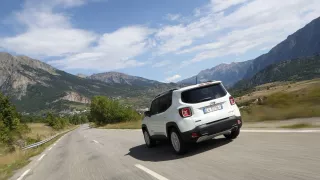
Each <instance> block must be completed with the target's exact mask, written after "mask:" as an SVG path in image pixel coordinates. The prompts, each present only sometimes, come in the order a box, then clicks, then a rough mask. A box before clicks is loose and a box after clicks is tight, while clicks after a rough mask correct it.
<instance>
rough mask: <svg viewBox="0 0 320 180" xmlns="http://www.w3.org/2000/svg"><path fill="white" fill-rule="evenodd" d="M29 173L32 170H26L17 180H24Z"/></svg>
mask: <svg viewBox="0 0 320 180" xmlns="http://www.w3.org/2000/svg"><path fill="white" fill-rule="evenodd" d="M29 171H30V169H28V170H26V171H25V172H24V173H23V174H22V175H21V176H20V177H19V178H18V179H17V180H22V179H23V178H24V176H25V175H27V174H28V172H29Z"/></svg>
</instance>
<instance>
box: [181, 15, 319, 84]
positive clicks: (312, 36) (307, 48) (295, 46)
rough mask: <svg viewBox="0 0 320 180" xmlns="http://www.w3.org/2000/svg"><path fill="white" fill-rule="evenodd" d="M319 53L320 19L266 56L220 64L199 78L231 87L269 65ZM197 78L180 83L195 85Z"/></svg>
mask: <svg viewBox="0 0 320 180" xmlns="http://www.w3.org/2000/svg"><path fill="white" fill-rule="evenodd" d="M318 53H320V17H319V18H317V19H314V20H313V21H311V22H310V23H309V24H307V25H306V26H305V27H303V28H301V29H300V30H298V31H297V32H295V33H294V34H292V35H290V36H288V37H287V39H285V40H284V41H282V42H281V43H279V44H278V45H276V46H275V47H273V48H272V49H271V50H270V51H269V52H268V53H266V54H263V55H261V56H259V57H257V58H255V59H253V60H249V61H244V62H241V63H235V64H234V63H231V64H220V65H218V66H215V67H213V68H211V69H207V70H204V71H201V72H200V73H199V74H198V75H197V76H198V79H200V80H201V79H204V80H222V81H223V83H224V84H225V85H226V86H229V87H230V86H232V85H233V84H234V83H235V82H237V81H239V80H241V79H250V78H251V77H252V76H254V75H255V74H256V73H257V72H259V71H260V70H262V69H264V68H265V67H267V66H268V65H271V64H274V63H277V62H281V61H285V60H289V59H295V58H301V57H307V56H314V55H316V54H318ZM195 77H196V76H193V77H191V78H188V79H185V80H182V81H180V82H179V83H194V82H195Z"/></svg>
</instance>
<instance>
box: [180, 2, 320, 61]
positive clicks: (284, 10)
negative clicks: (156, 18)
mask: <svg viewBox="0 0 320 180" xmlns="http://www.w3.org/2000/svg"><path fill="white" fill-rule="evenodd" d="M239 4H242V6H240V7H239V8H238V9H235V11H234V12H231V13H230V14H228V15H227V16H225V15H222V16H221V18H219V19H216V20H213V19H212V22H213V21H214V22H213V23H214V24H215V25H216V26H217V27H219V28H218V30H217V31H216V37H214V36H213V38H212V39H214V40H211V41H213V42H210V43H202V44H201V43H200V44H198V45H193V44H194V43H191V45H190V44H189V46H188V47H187V48H185V49H182V50H178V51H177V52H176V54H184V53H195V52H198V53H197V54H196V55H195V56H194V57H193V58H191V59H190V60H187V61H184V62H183V63H182V66H185V65H188V64H191V63H194V62H199V61H202V60H205V59H214V58H217V57H222V56H226V55H231V54H235V55H236V54H243V53H246V52H247V51H249V50H253V49H256V48H257V50H259V49H261V48H263V47H265V46H268V47H272V46H274V45H276V44H277V43H279V42H280V41H282V40H284V39H285V38H286V37H287V36H288V35H289V34H292V33H294V32H295V31H296V30H298V29H299V28H301V27H302V26H304V25H305V24H307V23H309V22H310V21H311V20H312V19H314V18H317V17H318V16H319V14H320V1H317V0H309V1H305V0H295V1H281V2H279V1H278V0H269V1H267V2H266V1H264V0H254V1H247V0H230V1H223V0H219V1H218V0H213V1H212V3H211V5H212V6H210V7H212V9H211V12H210V13H207V14H202V15H203V16H204V17H202V19H203V18H207V19H210V17H214V15H213V14H220V15H221V14H224V12H223V10H226V9H228V8H229V7H232V6H234V5H239ZM214 5H215V6H214ZM221 11H222V12H221ZM216 12H219V13H216ZM279 17H281V18H279ZM199 21H200V20H196V21H195V22H193V23H198V22H199ZM209 21H210V20H208V22H209ZM202 30H203V31H205V32H208V31H206V29H202ZM226 32H227V33H226ZM207 34H208V33H207ZM206 37H207V36H205V38H206ZM194 40H195V38H193V39H192V40H191V41H194Z"/></svg>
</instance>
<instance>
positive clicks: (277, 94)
mask: <svg viewBox="0 0 320 180" xmlns="http://www.w3.org/2000/svg"><path fill="white" fill-rule="evenodd" d="M283 84H284V83H281V84H280V85H279V84H277V85H278V86H275V87H273V88H274V89H278V90H277V91H275V90H274V89H271V88H269V90H262V91H264V94H263V96H265V97H266V98H264V100H262V101H261V102H260V103H258V104H254V103H245V101H244V100H243V99H244V98H242V99H241V100H242V102H241V101H240V103H239V101H238V102H237V103H238V104H239V106H245V107H243V108H242V109H241V114H242V117H243V119H244V120H245V121H265V120H283V119H292V118H304V117H319V116H320V104H319V101H320V80H319V79H315V80H310V81H302V82H297V83H294V84H290V85H285V86H284V85H283ZM264 86H265V87H266V85H264ZM269 87H270V86H269ZM262 91H260V92H253V93H252V94H253V95H251V96H249V97H250V98H252V99H255V98H258V97H260V98H261V97H263V96H262V95H261V92H262ZM259 93H260V94H259ZM243 97H244V96H243ZM249 101H250V100H249ZM247 102H248V101H247Z"/></svg>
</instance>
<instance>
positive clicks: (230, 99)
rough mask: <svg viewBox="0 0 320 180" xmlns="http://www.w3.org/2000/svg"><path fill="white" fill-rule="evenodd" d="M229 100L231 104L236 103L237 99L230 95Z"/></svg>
mask: <svg viewBox="0 0 320 180" xmlns="http://www.w3.org/2000/svg"><path fill="white" fill-rule="evenodd" d="M229 101H230V104H231V105H235V104H236V101H235V100H234V98H233V97H232V96H230V97H229Z"/></svg>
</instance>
